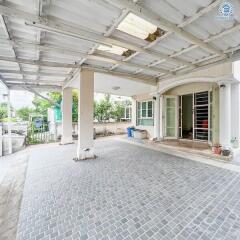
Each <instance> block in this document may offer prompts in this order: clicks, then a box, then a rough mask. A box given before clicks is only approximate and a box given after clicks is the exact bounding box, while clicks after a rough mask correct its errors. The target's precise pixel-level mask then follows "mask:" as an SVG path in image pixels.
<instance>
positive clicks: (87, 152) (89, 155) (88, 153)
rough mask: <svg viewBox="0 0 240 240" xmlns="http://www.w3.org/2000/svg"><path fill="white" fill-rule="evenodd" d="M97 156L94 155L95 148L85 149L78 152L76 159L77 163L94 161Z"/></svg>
mask: <svg viewBox="0 0 240 240" xmlns="http://www.w3.org/2000/svg"><path fill="white" fill-rule="evenodd" d="M94 158H96V155H95V154H94V150H93V148H85V149H78V150H77V157H76V158H74V160H75V161H80V160H86V159H94Z"/></svg>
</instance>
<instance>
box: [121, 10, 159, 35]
mask: <svg viewBox="0 0 240 240" xmlns="http://www.w3.org/2000/svg"><path fill="white" fill-rule="evenodd" d="M117 29H118V30H120V31H122V32H125V33H128V34H130V35H132V36H135V37H138V38H141V39H146V38H147V37H148V35H149V34H150V33H154V32H156V31H157V26H155V25H154V24H152V23H150V22H148V21H146V20H144V19H142V18H140V17H138V16H136V15H134V14H133V13H129V14H128V15H127V16H126V17H125V18H124V19H123V21H122V22H121V23H120V24H119V25H118V27H117Z"/></svg>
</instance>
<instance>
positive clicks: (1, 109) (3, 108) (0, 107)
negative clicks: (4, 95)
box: [0, 103, 8, 120]
mask: <svg viewBox="0 0 240 240" xmlns="http://www.w3.org/2000/svg"><path fill="white" fill-rule="evenodd" d="M7 117H8V111H7V103H1V104H0V120H3V119H4V118H7Z"/></svg>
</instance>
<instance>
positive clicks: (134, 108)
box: [131, 98, 137, 126]
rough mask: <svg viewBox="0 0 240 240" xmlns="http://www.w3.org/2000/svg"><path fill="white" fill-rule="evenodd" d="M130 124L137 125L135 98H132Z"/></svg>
mask: <svg viewBox="0 0 240 240" xmlns="http://www.w3.org/2000/svg"><path fill="white" fill-rule="evenodd" d="M131 122H132V125H133V126H136V125H137V101H136V99H134V98H132V119H131Z"/></svg>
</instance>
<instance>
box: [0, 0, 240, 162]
mask: <svg viewBox="0 0 240 240" xmlns="http://www.w3.org/2000/svg"><path fill="white" fill-rule="evenodd" d="M239 12H240V4H239V2H238V1H236V0H232V1H230V2H229V3H228V4H227V5H224V3H223V2H222V1H218V0H216V1H211V0H204V1H203V0H194V1H187V2H186V1H175V0H173V1H172V0H171V1H170V0H166V1H160V2H159V1H156V0H155V1H154V0H153V1H130V0H124V1H123V0H114V1H108V0H94V1H85V0H84V1H71V3H69V2H68V1H65V0H57V1H48V0H36V1H17V2H16V1H11V0H10V1H1V3H0V14H1V18H0V20H1V31H0V34H1V36H0V37H1V39H0V43H1V46H0V74H1V75H0V76H1V80H2V81H3V82H4V83H5V84H6V85H7V86H8V87H9V88H10V89H11V88H12V89H16V88H20V89H22V88H24V89H28V90H31V89H32V90H34V91H35V90H36V89H37V91H40V90H42V89H59V90H62V91H63V101H64V102H65V103H63V143H64V144H65V143H68V142H71V141H72V139H71V136H69V134H70V130H69V129H70V128H69V126H70V124H71V121H70V118H69V117H68V116H69V111H70V109H69V106H70V105H69V104H70V101H69V100H68V99H70V91H69V88H71V87H73V86H74V87H77V88H79V89H80V98H79V99H80V101H79V111H80V117H79V131H80V132H79V136H80V137H79V146H78V156H77V157H78V158H86V157H93V156H94V151H93V140H92V131H93V130H92V124H91V122H92V116H93V91H94V79H95V78H96V83H95V84H96V86H97V88H95V91H98V90H99V91H101V92H112V90H113V89H115V94H118V93H121V94H123V95H134V94H137V93H138V91H136V93H134V91H132V92H131V91H130V92H128V91H129V89H131V88H132V89H133V90H135V89H137V88H138V85H139V86H140V87H139V88H141V87H142V86H146V89H145V91H146V92H149V88H151V89H152V92H155V89H154V87H156V88H157V87H158V86H161V82H162V81H164V80H166V79H169V78H172V77H175V76H184V75H185V74H187V73H191V72H195V71H198V70H202V69H206V68H209V67H211V66H214V65H219V64H221V63H226V62H230V63H231V62H233V61H235V60H237V59H239V52H238V50H239V44H240V37H239V34H240V32H239V20H240V16H239ZM108 75H109V76H116V77H118V78H117V79H118V80H115V79H114V78H111V81H110V80H109V78H110V77H109V76H108ZM120 79H121V81H120ZM124 79H125V80H124ZM114 81H116V82H114ZM130 81H133V82H134V83H135V84H134V85H131V83H130ZM106 82H107V83H108V84H106ZM110 82H111V83H112V85H110ZM127 82H129V84H128V83H127ZM141 84H143V85H142V86H141ZM119 85H121V86H119ZM109 86H111V87H109ZM119 87H120V88H119ZM116 89H117V90H116ZM81 126H85V127H81ZM85 150H88V152H86V151H85Z"/></svg>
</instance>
